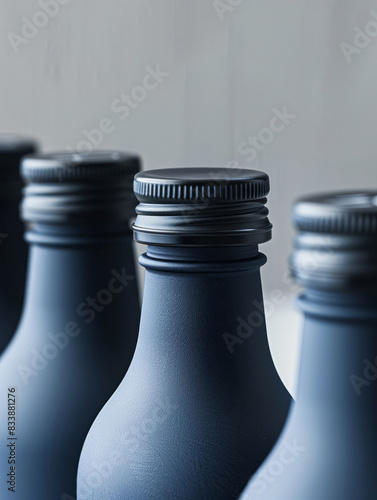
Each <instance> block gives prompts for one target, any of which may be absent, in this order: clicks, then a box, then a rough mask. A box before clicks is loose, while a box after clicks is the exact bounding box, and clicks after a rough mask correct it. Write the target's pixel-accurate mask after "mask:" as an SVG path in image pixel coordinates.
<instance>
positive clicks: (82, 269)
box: [0, 152, 140, 500]
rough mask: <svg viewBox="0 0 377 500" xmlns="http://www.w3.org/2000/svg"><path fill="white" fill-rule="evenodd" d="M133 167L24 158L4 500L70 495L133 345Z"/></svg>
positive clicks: (4, 411) (79, 157)
mask: <svg viewBox="0 0 377 500" xmlns="http://www.w3.org/2000/svg"><path fill="white" fill-rule="evenodd" d="M139 166H140V164H139V160H138V158H137V157H134V156H129V155H126V154H123V153H117V152H92V153H72V154H71V153H69V154H67V153H58V154H50V155H42V156H38V155H37V156H29V157H27V158H26V159H24V160H23V165H22V173H23V177H24V178H25V180H26V181H27V183H28V184H27V187H26V189H25V194H24V200H23V203H22V216H23V218H24V220H25V221H27V224H28V226H27V227H28V228H27V232H26V239H27V241H28V242H29V244H30V257H29V266H28V275H27V289H26V300H25V306H24V310H23V314H22V319H21V322H20V325H19V327H18V329H17V331H16V334H15V336H14V337H13V340H12V341H11V343H10V345H9V346H8V348H7V349H6V351H5V353H4V355H3V357H2V358H1V361H0V398H1V404H0V443H1V446H0V478H1V483H0V498H1V499H2V500H3V499H7V498H10V499H11V498H15V499H20V500H41V499H49V500H50V499H51V500H53V499H59V500H72V498H75V496H76V471H77V465H78V459H79V454H80V450H81V447H82V445H83V442H84V438H85V436H86V434H87V432H88V430H89V427H90V425H91V424H92V422H93V420H94V418H95V416H96V415H97V413H98V412H99V410H100V409H101V407H102V406H103V404H104V403H105V402H106V401H107V400H108V398H109V397H110V396H111V394H112V393H113V392H114V390H115V389H116V387H117V386H118V384H119V383H120V381H121V380H122V378H123V376H124V374H125V373H126V371H127V368H128V365H129V364H130V361H131V358H132V356H133V352H134V348H135V345H136V339H137V333H138V322H139V301H138V290H137V280H136V276H135V266H134V260H133V252H132V233H131V231H130V227H129V220H130V218H131V217H132V216H133V213H134V206H135V197H134V195H133V192H132V181H133V177H134V174H135V173H136V172H137V171H138V170H139ZM7 445H9V446H7ZM12 467H14V470H12ZM7 479H8V480H9V481H8V480H7Z"/></svg>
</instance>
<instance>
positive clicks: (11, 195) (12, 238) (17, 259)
mask: <svg viewBox="0 0 377 500" xmlns="http://www.w3.org/2000/svg"><path fill="white" fill-rule="evenodd" d="M21 190H22V182H21V180H20V179H17V180H7V181H3V184H2V187H1V193H0V221H1V223H0V275H1V280H0V354H1V353H2V352H3V351H4V349H5V347H6V346H7V345H8V343H9V341H10V339H11V337H12V335H13V334H14V332H15V331H16V328H17V324H18V321H19V319H20V315H21V311H22V304H23V299H24V289H25V277H26V265H27V253H28V248H27V244H26V243H25V241H24V228H23V224H22V222H21V220H20V218H19V215H18V212H19V204H20V201H21Z"/></svg>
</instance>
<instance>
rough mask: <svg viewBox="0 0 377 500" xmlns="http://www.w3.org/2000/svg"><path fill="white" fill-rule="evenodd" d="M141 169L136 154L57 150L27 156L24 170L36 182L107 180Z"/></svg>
mask: <svg viewBox="0 0 377 500" xmlns="http://www.w3.org/2000/svg"><path fill="white" fill-rule="evenodd" d="M139 170H140V160H139V158H138V157H137V156H135V155H132V154H127V153H123V152H120V151H91V152H84V153H81V152H73V153H69V152H58V153H50V154H45V155H32V156H27V157H25V158H24V160H23V161H22V168H21V173H22V176H23V178H24V179H25V180H27V181H29V182H34V183H43V182H48V183H55V182H62V181H66V182H79V181H89V182H90V181H104V180H114V179H119V178H123V177H128V178H133V176H134V175H135V174H136V173H137V172H138V171H139Z"/></svg>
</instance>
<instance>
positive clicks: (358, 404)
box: [241, 290, 377, 500]
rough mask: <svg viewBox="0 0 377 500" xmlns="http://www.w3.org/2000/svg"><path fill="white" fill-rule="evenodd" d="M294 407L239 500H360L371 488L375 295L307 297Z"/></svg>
mask: <svg viewBox="0 0 377 500" xmlns="http://www.w3.org/2000/svg"><path fill="white" fill-rule="evenodd" d="M300 304H301V307H302V309H303V311H304V314H305V323H304V332H303V343H302V356H301V367H300V373H299V384H298V393H297V402H296V404H295V405H294V406H293V407H292V409H291V414H290V417H289V418H288V421H287V424H286V426H285V429H284V431H283V433H282V435H281V437H280V439H279V441H278V443H277V444H276V446H275V447H274V450H273V451H272V453H271V455H270V456H269V458H268V459H267V460H266V461H265V463H264V464H262V466H261V468H260V469H259V471H258V472H257V473H256V474H255V476H254V478H253V479H252V481H251V483H250V485H249V486H248V488H247V489H246V491H245V493H244V494H243V496H242V497H241V498H242V500H249V499H250V500H251V499H257V498H265V499H266V500H267V499H268V500H278V499H282V498H284V499H285V498H289V499H292V500H312V499H317V498H321V499H323V500H330V499H334V498H342V499H344V500H353V499H355V498H358V499H360V500H364V499H365V500H366V499H367V498H372V497H373V496H374V494H375V493H374V492H375V490H376V487H377V480H376V477H375V470H374V469H375V465H374V464H375V463H376V459H377V452H376V449H377V430H376V425H375V419H376V415H377V384H376V383H375V381H376V380H377V366H376V363H377V359H376V353H377V337H376V330H377V295H376V294H375V293H362V292H359V293H358V292H345V291H342V292H340V291H332V292H328V291H327V292H325V291H319V290H317V291H313V290H308V291H307V292H306V294H305V295H304V296H303V297H302V298H301V299H300Z"/></svg>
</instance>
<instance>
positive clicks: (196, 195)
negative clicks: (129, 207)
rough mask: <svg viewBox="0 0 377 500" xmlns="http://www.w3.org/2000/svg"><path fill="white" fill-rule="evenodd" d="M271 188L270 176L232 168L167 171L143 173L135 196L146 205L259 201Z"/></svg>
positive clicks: (136, 185)
mask: <svg viewBox="0 0 377 500" xmlns="http://www.w3.org/2000/svg"><path fill="white" fill-rule="evenodd" d="M269 189H270V185H269V178H268V176H267V174H265V173H263V172H259V171H256V170H246V169H231V168H211V167H195V168H194V167H192V168H167V169H161V170H153V171H147V172H141V173H140V174H138V175H137V176H136V177H135V181H134V192H135V195H136V197H137V198H138V200H139V201H141V202H145V203H187V202H194V201H198V200H203V199H207V200H210V201H212V202H214V203H216V202H237V201H248V200H258V199H261V198H264V197H265V196H266V195H267V194H268V192H269Z"/></svg>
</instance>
